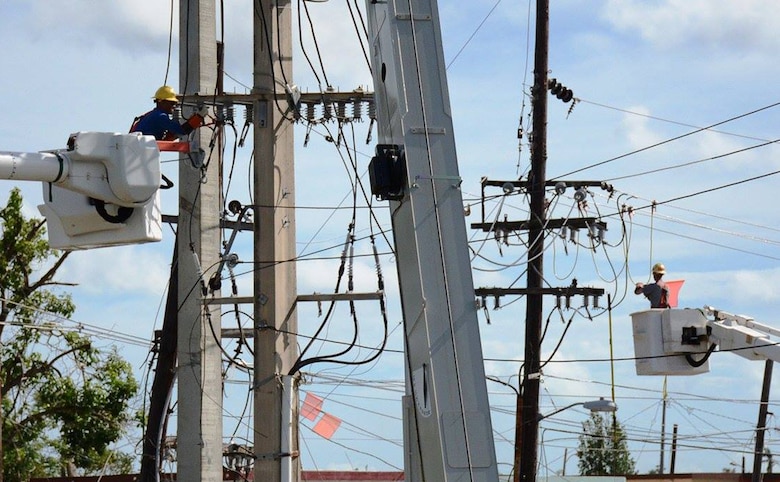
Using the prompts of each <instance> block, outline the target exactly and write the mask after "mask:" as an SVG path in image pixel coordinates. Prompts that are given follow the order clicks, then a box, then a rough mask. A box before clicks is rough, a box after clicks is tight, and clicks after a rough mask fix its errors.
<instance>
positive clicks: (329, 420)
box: [313, 412, 341, 440]
mask: <svg viewBox="0 0 780 482" xmlns="http://www.w3.org/2000/svg"><path fill="white" fill-rule="evenodd" d="M339 425H341V419H340V418H338V417H334V416H333V415H331V414H329V413H324V412H323V414H322V418H321V419H320V421H319V422H317V423H316V424H315V425H314V428H313V430H314V433H316V434H317V435H319V436H320V437H322V438H324V439H327V440H330V438H331V437H332V436H333V434H334V433H336V430H337V429H338V428H339Z"/></svg>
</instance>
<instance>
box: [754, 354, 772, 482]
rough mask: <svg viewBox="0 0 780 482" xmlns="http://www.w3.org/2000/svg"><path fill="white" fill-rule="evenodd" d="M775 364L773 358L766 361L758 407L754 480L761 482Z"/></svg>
mask: <svg viewBox="0 0 780 482" xmlns="http://www.w3.org/2000/svg"><path fill="white" fill-rule="evenodd" d="M773 366H774V362H773V361H772V360H767V361H766V362H765V363H764V384H763V386H762V388H761V406H760V407H759V409H758V423H757V424H756V451H755V453H754V454H753V476H752V479H751V480H752V482H761V480H762V478H763V474H762V473H761V460H762V459H763V458H764V434H765V433H766V416H767V412H768V407H769V388H770V387H771V386H772V367H773ZM770 467H771V466H770Z"/></svg>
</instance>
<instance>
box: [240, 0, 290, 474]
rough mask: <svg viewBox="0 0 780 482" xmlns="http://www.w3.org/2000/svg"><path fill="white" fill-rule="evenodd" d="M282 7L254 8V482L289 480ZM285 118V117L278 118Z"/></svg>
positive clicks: (286, 78)
mask: <svg viewBox="0 0 780 482" xmlns="http://www.w3.org/2000/svg"><path fill="white" fill-rule="evenodd" d="M291 37H292V14H291V6H290V1H289V0H278V1H276V2H260V3H259V4H257V5H255V7H254V45H255V48H254V66H255V67H254V89H253V93H254V94H259V95H260V96H261V99H264V100H259V101H256V102H255V103H254V109H253V110H254V125H255V129H254V146H255V151H254V152H255V169H254V199H255V203H256V204H257V205H256V206H255V230H254V247H255V248H254V249H255V277H254V295H255V300H254V320H255V343H254V346H255V379H254V383H253V387H252V388H253V390H254V397H255V398H254V417H255V418H254V427H255V435H254V449H255V456H256V459H255V466H254V473H255V480H264V481H274V482H275V481H281V482H289V481H291V480H292V481H297V480H298V479H299V476H298V473H299V471H300V468H299V463H298V458H297V451H298V433H297V419H298V416H297V407H298V402H297V388H296V387H295V384H294V383H293V380H292V379H291V377H289V376H288V373H289V370H290V369H291V367H292V365H293V363H294V362H295V355H296V352H297V342H296V336H295V333H296V332H297V331H298V322H297V315H296V312H295V295H296V275H295V264H294V263H284V262H281V261H285V260H292V259H294V258H295V211H294V206H295V174H294V169H293V123H292V122H291V121H290V119H288V117H290V116H291V115H292V112H287V109H288V104H287V101H286V100H285V92H284V90H285V86H289V87H292V86H293V72H292V40H291ZM285 114H286V115H285Z"/></svg>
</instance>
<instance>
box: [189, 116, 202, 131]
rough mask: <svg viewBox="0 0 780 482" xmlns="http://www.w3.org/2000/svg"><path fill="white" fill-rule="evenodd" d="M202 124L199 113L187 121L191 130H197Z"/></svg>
mask: <svg viewBox="0 0 780 482" xmlns="http://www.w3.org/2000/svg"><path fill="white" fill-rule="evenodd" d="M203 124H204V120H203V116H202V115H200V114H199V113H195V114H193V115H192V117H190V118H189V119H187V125H189V126H190V127H192V130H195V129H197V128H198V127H200V126H202V125H203Z"/></svg>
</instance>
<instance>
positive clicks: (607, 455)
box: [577, 412, 636, 475]
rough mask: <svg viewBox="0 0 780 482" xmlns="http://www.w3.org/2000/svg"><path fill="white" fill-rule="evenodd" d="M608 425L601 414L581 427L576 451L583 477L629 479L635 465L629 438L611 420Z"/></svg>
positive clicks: (597, 414) (592, 417)
mask: <svg viewBox="0 0 780 482" xmlns="http://www.w3.org/2000/svg"><path fill="white" fill-rule="evenodd" d="M610 418H611V419H612V421H611V423H610V422H607V421H606V420H605V419H604V417H602V416H601V414H600V413H595V412H594V413H592V414H591V416H590V419H588V420H586V421H585V422H583V423H582V434H581V435H580V437H579V439H580V443H579V446H578V447H577V457H578V458H579V462H578V463H577V466H578V467H579V469H580V475H630V474H634V473H635V469H636V463H635V462H634V459H633V458H632V457H631V453H630V452H629V451H628V443H627V442H626V434H625V432H624V431H623V427H621V426H620V422H618V421H617V419H616V418H614V417H612V416H610Z"/></svg>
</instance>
